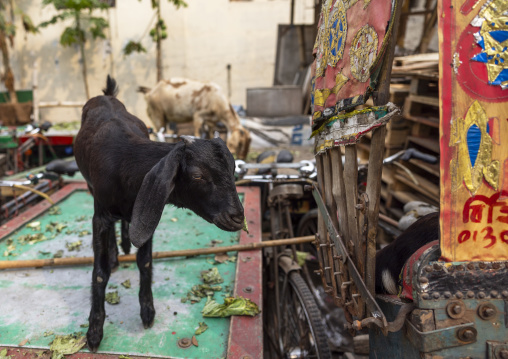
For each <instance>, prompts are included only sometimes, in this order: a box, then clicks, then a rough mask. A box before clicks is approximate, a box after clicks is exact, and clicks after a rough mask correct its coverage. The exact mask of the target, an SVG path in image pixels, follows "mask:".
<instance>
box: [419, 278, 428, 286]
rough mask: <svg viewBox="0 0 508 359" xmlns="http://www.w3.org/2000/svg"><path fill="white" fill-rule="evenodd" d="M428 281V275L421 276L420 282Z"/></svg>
mask: <svg viewBox="0 0 508 359" xmlns="http://www.w3.org/2000/svg"><path fill="white" fill-rule="evenodd" d="M428 282H429V278H427V277H421V278H420V283H421V284H425V283H428Z"/></svg>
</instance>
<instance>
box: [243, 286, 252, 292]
mask: <svg viewBox="0 0 508 359" xmlns="http://www.w3.org/2000/svg"><path fill="white" fill-rule="evenodd" d="M253 290H254V288H252V287H251V286H248V287H245V288H243V291H244V292H245V293H252V291H253Z"/></svg>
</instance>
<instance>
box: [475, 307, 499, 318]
mask: <svg viewBox="0 0 508 359" xmlns="http://www.w3.org/2000/svg"><path fill="white" fill-rule="evenodd" d="M496 313H497V310H496V307H495V306H494V305H493V304H491V303H483V304H480V306H479V307H478V316H479V317H480V318H482V319H483V320H490V319H492V318H494V317H495V315H496Z"/></svg>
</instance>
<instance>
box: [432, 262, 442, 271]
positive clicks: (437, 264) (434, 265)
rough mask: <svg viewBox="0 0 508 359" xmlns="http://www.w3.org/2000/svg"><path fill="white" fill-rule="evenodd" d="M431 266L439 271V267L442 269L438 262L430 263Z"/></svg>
mask: <svg viewBox="0 0 508 359" xmlns="http://www.w3.org/2000/svg"><path fill="white" fill-rule="evenodd" d="M432 267H433V268H434V270H436V271H440V270H441V269H443V267H441V265H440V264H439V263H434V264H433V265H432Z"/></svg>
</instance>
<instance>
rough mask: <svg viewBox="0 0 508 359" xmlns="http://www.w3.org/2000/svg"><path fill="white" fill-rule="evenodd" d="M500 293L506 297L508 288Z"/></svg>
mask: <svg viewBox="0 0 508 359" xmlns="http://www.w3.org/2000/svg"><path fill="white" fill-rule="evenodd" d="M501 294H502V295H503V297H504V298H508V290H503V291H502V292H501Z"/></svg>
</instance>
